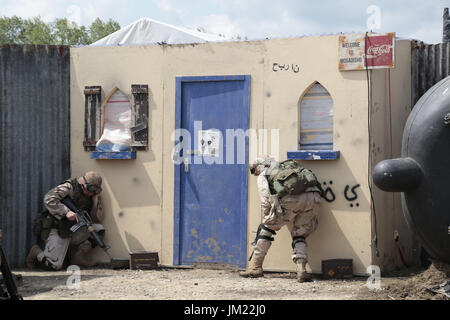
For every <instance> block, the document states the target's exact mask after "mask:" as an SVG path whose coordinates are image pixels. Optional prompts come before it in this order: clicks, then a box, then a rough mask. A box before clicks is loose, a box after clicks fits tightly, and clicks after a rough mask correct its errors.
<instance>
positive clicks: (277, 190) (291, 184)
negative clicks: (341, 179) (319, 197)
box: [268, 160, 322, 198]
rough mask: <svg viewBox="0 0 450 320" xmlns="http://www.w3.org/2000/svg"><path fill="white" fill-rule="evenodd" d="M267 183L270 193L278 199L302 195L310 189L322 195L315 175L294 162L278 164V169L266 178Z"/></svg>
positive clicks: (288, 161) (287, 161)
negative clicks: (314, 189) (315, 188)
mask: <svg viewBox="0 0 450 320" xmlns="http://www.w3.org/2000/svg"><path fill="white" fill-rule="evenodd" d="M268 181H269V187H270V193H271V194H277V195H278V197H279V198H282V197H284V196H286V195H296V194H300V193H303V192H305V190H306V189H307V188H310V187H317V191H318V192H320V193H321V194H322V187H321V185H320V183H319V182H318V181H317V178H316V175H315V174H314V173H313V172H312V171H311V170H309V169H306V168H304V167H302V166H300V165H299V164H298V163H297V162H296V161H294V160H285V161H283V162H280V165H279V169H278V170H277V172H276V173H274V174H272V175H270V176H269V177H268Z"/></svg>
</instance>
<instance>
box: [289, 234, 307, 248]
mask: <svg viewBox="0 0 450 320" xmlns="http://www.w3.org/2000/svg"><path fill="white" fill-rule="evenodd" d="M299 242H303V243H304V244H305V245H306V238H305V237H304V236H296V237H293V238H292V249H294V248H295V245H296V244H297V243H299Z"/></svg>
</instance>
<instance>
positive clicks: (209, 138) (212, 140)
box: [198, 130, 220, 157]
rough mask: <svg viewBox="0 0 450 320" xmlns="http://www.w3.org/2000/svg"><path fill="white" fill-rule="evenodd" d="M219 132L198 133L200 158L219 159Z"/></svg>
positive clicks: (204, 131)
mask: <svg viewBox="0 0 450 320" xmlns="http://www.w3.org/2000/svg"><path fill="white" fill-rule="evenodd" d="M219 147H220V131H216V130H199V131H198V151H199V152H198V153H199V155H201V156H208V157H219Z"/></svg>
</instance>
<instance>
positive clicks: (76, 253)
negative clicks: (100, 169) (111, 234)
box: [27, 171, 105, 270]
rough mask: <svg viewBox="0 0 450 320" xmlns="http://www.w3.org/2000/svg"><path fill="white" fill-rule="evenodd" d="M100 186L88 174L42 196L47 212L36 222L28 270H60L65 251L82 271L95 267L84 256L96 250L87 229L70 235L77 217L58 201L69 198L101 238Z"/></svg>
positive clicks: (93, 174) (97, 178) (98, 178)
mask: <svg viewBox="0 0 450 320" xmlns="http://www.w3.org/2000/svg"><path fill="white" fill-rule="evenodd" d="M101 185H102V177H101V176H100V175H99V174H98V173H96V172H93V171H89V172H87V173H86V174H85V175H84V176H82V177H79V178H74V179H70V180H66V181H64V182H63V183H62V184H60V185H58V186H56V187H55V188H53V189H51V190H50V191H49V192H48V193H47V194H46V195H45V197H44V205H45V207H46V208H47V210H46V211H44V212H42V213H41V214H40V215H39V216H38V217H37V219H36V222H35V226H34V231H35V233H36V235H37V237H38V244H35V245H33V246H32V247H31V249H30V252H29V254H28V256H27V266H28V267H29V268H35V267H40V268H42V269H46V270H59V269H61V268H62V267H63V264H64V261H65V259H66V254H67V252H68V251H69V257H68V258H69V261H70V264H72V265H79V266H83V267H91V266H93V265H95V263H94V262H93V261H91V260H89V259H87V254H88V253H89V252H90V251H91V250H92V248H94V247H95V246H96V243H95V241H94V240H93V239H92V238H91V237H90V234H89V232H88V230H87V229H86V228H80V229H78V230H77V231H76V232H74V233H73V234H72V232H71V231H70V228H71V227H72V226H73V225H74V224H75V223H76V222H77V218H76V214H75V212H73V211H71V210H70V209H69V208H67V207H66V206H65V205H64V204H63V203H61V201H62V200H63V199H64V198H65V197H67V196H69V197H70V198H71V199H72V201H73V202H74V204H75V206H76V207H77V208H78V209H79V210H85V211H87V212H88V213H89V215H90V217H91V219H92V221H93V222H94V224H93V227H94V229H95V231H97V233H98V234H99V235H100V236H101V237H103V236H104V233H105V229H104V227H103V226H102V225H101V224H99V223H100V222H101V221H102V219H103V208H102V201H101V197H100V192H101V191H102V188H101ZM41 248H43V249H44V250H43V251H42V250H41Z"/></svg>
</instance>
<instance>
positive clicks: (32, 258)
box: [27, 244, 42, 269]
mask: <svg viewBox="0 0 450 320" xmlns="http://www.w3.org/2000/svg"><path fill="white" fill-rule="evenodd" d="M41 252H42V250H41V248H39V246H38V245H37V244H35V245H33V246H32V247H31V249H30V252H29V253H28V255H27V267H28V268H30V269H34V268H36V262H37V256H38V254H39V253H41Z"/></svg>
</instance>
